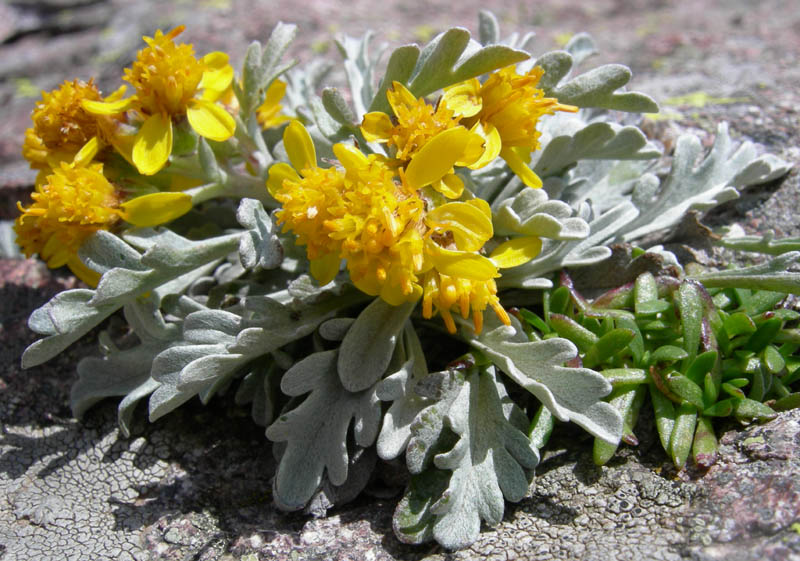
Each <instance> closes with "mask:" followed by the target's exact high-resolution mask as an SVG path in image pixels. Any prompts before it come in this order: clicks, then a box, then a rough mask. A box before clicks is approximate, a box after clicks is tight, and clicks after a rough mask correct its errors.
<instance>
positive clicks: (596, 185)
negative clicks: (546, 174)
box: [545, 160, 658, 214]
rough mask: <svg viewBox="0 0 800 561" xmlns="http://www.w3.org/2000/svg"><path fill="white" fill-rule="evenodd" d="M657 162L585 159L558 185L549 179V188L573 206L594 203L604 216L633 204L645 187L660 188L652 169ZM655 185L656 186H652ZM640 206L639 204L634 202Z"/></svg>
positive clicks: (551, 194) (593, 205) (547, 186)
mask: <svg viewBox="0 0 800 561" xmlns="http://www.w3.org/2000/svg"><path fill="white" fill-rule="evenodd" d="M653 165H654V163H653V162H648V161H636V160H582V161H580V162H578V163H577V164H576V165H575V166H574V167H573V168H571V169H570V170H569V171H568V172H567V173H566V174H564V176H563V179H562V182H561V183H560V185H557V190H556V191H551V189H552V188H553V187H556V185H555V184H554V183H553V182H551V181H550V179H552V178H547V180H546V181H545V189H546V190H547V192H548V194H549V195H550V196H551V197H552V198H558V199H559V200H562V201H564V202H566V203H569V204H570V205H571V206H572V207H574V208H578V207H579V206H580V204H581V203H583V202H586V201H591V203H592V208H593V210H594V212H595V214H602V213H604V212H606V211H607V210H609V209H611V208H613V207H615V206H617V205H619V204H620V203H623V202H630V201H631V198H632V195H631V194H632V193H633V192H634V191H637V193H643V192H644V191H643V189H644V188H652V190H653V192H655V190H657V189H658V178H657V177H656V176H655V175H653V174H652V173H648V170H649V169H651V168H653ZM651 184H654V185H653V186H652V187H649V186H650V185H651ZM633 202H634V204H636V201H633Z"/></svg>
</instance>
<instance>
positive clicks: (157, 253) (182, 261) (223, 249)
mask: <svg viewBox="0 0 800 561" xmlns="http://www.w3.org/2000/svg"><path fill="white" fill-rule="evenodd" d="M123 237H124V239H125V241H128V242H129V243H131V245H133V246H134V247H137V246H138V247H139V248H140V249H144V254H143V255H142V256H141V257H140V259H139V262H138V264H135V267H136V268H135V269H132V268H129V267H128V266H115V267H113V268H112V269H110V270H108V271H106V272H105V273H104V274H103V276H102V278H101V279H100V282H99V284H98V286H97V290H96V291H95V294H94V296H93V298H92V300H91V302H90V305H91V306H101V305H117V306H120V305H122V304H123V303H124V302H125V301H126V300H128V299H130V298H132V297H135V296H137V295H140V294H144V293H146V292H148V291H151V290H153V289H155V288H156V287H158V286H160V285H163V284H165V283H167V282H169V281H172V280H175V279H177V278H179V277H183V279H184V280H186V281H190V280H191V276H186V275H190V274H191V273H192V272H193V271H195V270H197V269H199V268H202V267H207V266H209V264H213V263H214V262H215V261H218V260H220V259H222V258H224V257H225V256H226V255H227V254H228V253H230V252H231V251H234V250H235V249H236V247H237V246H238V245H239V239H240V237H241V234H230V235H226V236H219V237H215V238H209V239H206V240H202V241H190V240H188V239H186V238H183V237H181V236H179V235H177V234H175V233H173V232H170V231H169V230H161V231H154V230H150V229H146V230H140V231H138V232H128V233H127V234H126V235H124V236H123ZM188 284H190V282H188V283H187V285H186V286H188Z"/></svg>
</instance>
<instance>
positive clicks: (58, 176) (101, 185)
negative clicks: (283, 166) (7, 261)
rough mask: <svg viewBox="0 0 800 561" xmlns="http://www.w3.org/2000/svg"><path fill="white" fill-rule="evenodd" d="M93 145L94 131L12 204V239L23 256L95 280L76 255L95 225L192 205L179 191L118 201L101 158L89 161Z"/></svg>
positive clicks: (158, 218)
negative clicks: (27, 199) (25, 198)
mask: <svg viewBox="0 0 800 561" xmlns="http://www.w3.org/2000/svg"><path fill="white" fill-rule="evenodd" d="M98 148H99V141H98V140H97V138H96V137H95V138H94V139H92V140H90V141H89V142H87V144H86V145H85V146H84V147H83V148H82V149H81V150H79V151H78V153H77V154H76V155H75V158H74V160H73V161H72V162H71V163H66V162H61V163H60V164H59V166H58V167H57V168H55V169H53V170H52V172H51V173H50V174H49V175H47V176H46V177H45V178H44V179H43V180H41V181H38V182H37V184H36V188H35V191H34V193H33V194H32V195H31V198H32V199H33V203H32V204H31V205H29V206H28V207H23V206H22V205H21V204H20V203H17V206H18V208H19V210H20V212H21V213H22V214H21V215H20V216H18V217H17V219H16V221H15V223H14V231H15V232H16V234H17V244H18V245H19V246H20V247H21V248H22V250H23V252H24V253H25V255H26V256H27V257H30V256H32V255H33V254H39V256H40V257H41V258H42V259H44V260H45V261H46V263H47V266H48V267H51V268H55V267H61V266H63V265H68V266H69V267H70V269H72V271H73V272H74V273H75V275H76V276H78V277H79V278H80V279H81V280H83V281H84V282H86V283H87V284H90V285H95V284H97V279H98V275H97V274H96V273H95V272H94V271H92V270H91V269H89V268H88V267H86V265H84V264H83V262H82V261H81V260H80V259H79V258H78V249H79V248H80V246H81V244H82V243H83V242H84V241H86V239H87V238H88V237H89V236H91V235H92V234H94V233H95V232H97V231H98V230H108V229H110V228H112V227H113V226H114V225H115V224H116V223H117V222H119V221H120V220H126V221H128V222H130V223H131V224H134V225H137V226H154V225H156V224H160V223H163V222H167V221H169V220H172V219H173V218H177V217H178V216H180V215H181V214H184V213H186V212H187V211H188V210H189V209H190V208H191V206H192V204H191V197H190V196H189V195H186V194H185V193H151V194H148V195H144V196H141V197H136V198H134V199H131V200H130V201H126V202H123V201H124V198H125V197H124V193H123V192H121V191H120V190H119V189H118V188H117V187H116V186H115V185H114V184H113V183H111V182H110V181H109V180H108V179H107V178H106V177H105V176H104V175H103V164H102V163H99V162H92V159H93V158H94V156H95V155H96V153H97V150H98Z"/></svg>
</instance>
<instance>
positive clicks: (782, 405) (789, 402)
mask: <svg viewBox="0 0 800 561" xmlns="http://www.w3.org/2000/svg"><path fill="white" fill-rule="evenodd" d="M798 407H800V392H795V393H792V394H789V395H787V396H786V397H782V398H780V399H779V400H778V401H776V402H775V405H773V406H772V408H773V409H774V410H775V411H788V410H789V409H797V408H798Z"/></svg>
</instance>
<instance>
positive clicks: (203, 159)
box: [197, 136, 227, 184]
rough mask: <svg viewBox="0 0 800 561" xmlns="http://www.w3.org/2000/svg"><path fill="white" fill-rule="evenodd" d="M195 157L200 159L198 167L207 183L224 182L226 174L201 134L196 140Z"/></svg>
mask: <svg viewBox="0 0 800 561" xmlns="http://www.w3.org/2000/svg"><path fill="white" fill-rule="evenodd" d="M197 158H198V160H199V161H200V169H202V170H203V174H204V175H205V178H206V180H207V181H208V182H209V183H219V184H221V183H224V182H225V180H226V179H227V174H226V173H225V172H224V171H222V168H220V167H219V162H217V157H216V155H214V151H213V150H212V149H211V146H209V145H208V141H207V140H206V139H205V138H203V137H202V136H201V137H200V139H199V141H198V142H197Z"/></svg>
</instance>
